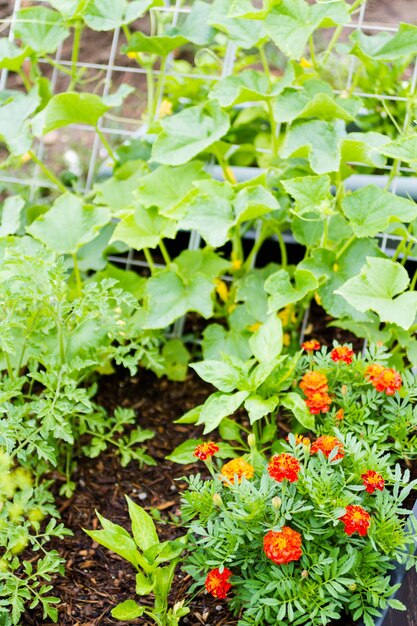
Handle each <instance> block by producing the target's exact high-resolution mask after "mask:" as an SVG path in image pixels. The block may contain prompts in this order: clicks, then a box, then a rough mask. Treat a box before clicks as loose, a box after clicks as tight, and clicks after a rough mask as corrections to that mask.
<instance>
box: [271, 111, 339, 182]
mask: <svg viewBox="0 0 417 626" xmlns="http://www.w3.org/2000/svg"><path fill="white" fill-rule="evenodd" d="M345 134H346V131H345V125H344V123H343V122H342V121H341V120H337V121H334V122H324V121H321V120H312V121H308V122H296V123H295V124H294V125H293V126H292V127H291V128H290V131H289V133H288V135H287V137H286V140H285V142H284V145H283V147H282V150H281V156H282V157H284V158H287V157H289V156H295V157H306V158H308V160H309V162H310V165H311V169H312V170H313V171H314V172H315V173H316V174H325V173H326V172H336V171H337V170H338V169H339V167H340V158H341V154H340V146H339V142H340V140H341V139H342V138H343V137H344V136H345Z"/></svg>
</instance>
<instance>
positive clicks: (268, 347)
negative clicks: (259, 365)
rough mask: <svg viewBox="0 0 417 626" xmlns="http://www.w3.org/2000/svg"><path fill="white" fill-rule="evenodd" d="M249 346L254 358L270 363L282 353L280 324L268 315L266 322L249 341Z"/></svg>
mask: <svg viewBox="0 0 417 626" xmlns="http://www.w3.org/2000/svg"><path fill="white" fill-rule="evenodd" d="M249 346H250V348H251V350H252V353H253V355H254V357H255V358H256V359H257V360H258V361H260V362H264V361H272V360H273V359H276V358H277V357H278V356H279V355H280V354H281V351H282V322H281V320H280V318H279V317H278V316H277V315H275V314H272V315H269V316H268V317H267V319H266V321H265V322H264V323H263V324H261V326H260V327H259V328H258V330H256V331H255V332H254V333H253V335H252V337H251V338H250V339H249Z"/></svg>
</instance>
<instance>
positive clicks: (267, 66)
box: [259, 46, 272, 86]
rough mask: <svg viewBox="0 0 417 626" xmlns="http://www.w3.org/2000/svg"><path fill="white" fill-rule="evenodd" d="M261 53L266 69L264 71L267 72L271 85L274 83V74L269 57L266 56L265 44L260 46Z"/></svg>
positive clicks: (263, 65)
mask: <svg viewBox="0 0 417 626" xmlns="http://www.w3.org/2000/svg"><path fill="white" fill-rule="evenodd" d="M259 55H260V57H261V63H262V67H263V70H264V72H265V74H266V77H267V79H268V82H269V85H270V86H271V85H272V74H271V70H270V68H269V63H268V59H267V58H266V54H265V48H264V46H260V47H259Z"/></svg>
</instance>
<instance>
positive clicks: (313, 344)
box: [301, 339, 321, 352]
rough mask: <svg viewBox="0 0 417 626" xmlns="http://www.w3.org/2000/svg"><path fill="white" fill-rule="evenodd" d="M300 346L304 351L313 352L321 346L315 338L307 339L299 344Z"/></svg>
mask: <svg viewBox="0 0 417 626" xmlns="http://www.w3.org/2000/svg"><path fill="white" fill-rule="evenodd" d="M301 347H302V349H303V350H305V351H306V352H314V351H315V350H320V347H321V346H320V343H319V342H318V341H317V339H309V340H308V341H305V342H304V343H303V344H301Z"/></svg>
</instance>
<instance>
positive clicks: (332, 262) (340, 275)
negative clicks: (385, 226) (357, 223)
mask: <svg viewBox="0 0 417 626" xmlns="http://www.w3.org/2000/svg"><path fill="white" fill-rule="evenodd" d="M367 256H374V257H376V256H380V257H383V256H384V254H383V253H382V252H381V250H380V249H379V248H378V243H377V242H376V241H372V240H371V241H370V240H368V239H356V240H355V241H353V243H352V244H351V245H350V246H349V247H348V248H347V250H345V252H343V254H342V255H341V256H340V257H339V258H338V259H336V253H335V252H331V251H330V250H325V249H322V248H316V249H315V250H313V252H312V255H311V257H309V258H307V259H305V260H304V261H302V262H301V263H299V265H298V267H299V268H300V269H301V268H302V269H307V270H309V271H311V272H312V273H313V274H314V275H315V276H316V278H317V280H320V282H323V279H324V281H325V282H324V284H322V286H321V287H320V288H319V290H318V293H319V296H320V298H321V302H322V306H323V308H324V309H325V311H327V313H329V315H332V316H333V317H335V318H343V317H350V318H352V319H353V320H355V321H364V320H366V315H364V314H363V313H360V312H359V311H358V310H357V309H355V308H354V307H353V306H351V305H350V304H348V302H347V301H346V300H345V299H344V298H342V296H340V295H338V294H337V293H336V290H337V289H338V288H339V287H340V286H341V285H343V283H345V282H346V281H347V280H348V279H349V278H352V277H353V276H356V275H357V274H358V273H359V272H360V270H361V268H362V266H363V265H364V263H365V261H366V257H367Z"/></svg>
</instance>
